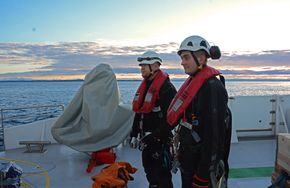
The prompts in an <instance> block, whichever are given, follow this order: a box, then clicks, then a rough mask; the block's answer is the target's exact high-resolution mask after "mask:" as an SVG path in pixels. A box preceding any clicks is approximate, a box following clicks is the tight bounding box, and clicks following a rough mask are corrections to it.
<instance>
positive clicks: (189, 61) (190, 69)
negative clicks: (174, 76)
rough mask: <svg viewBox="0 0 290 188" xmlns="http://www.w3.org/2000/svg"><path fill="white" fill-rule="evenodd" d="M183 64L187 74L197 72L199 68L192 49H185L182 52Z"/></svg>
mask: <svg viewBox="0 0 290 188" xmlns="http://www.w3.org/2000/svg"><path fill="white" fill-rule="evenodd" d="M180 58H181V65H182V66H183V69H184V72H185V74H188V75H191V74H193V73H195V72H196V71H197V69H198V67H197V65H196V63H195V61H194V58H193V57H192V55H191V52H190V51H184V52H182V53H181V54H180Z"/></svg>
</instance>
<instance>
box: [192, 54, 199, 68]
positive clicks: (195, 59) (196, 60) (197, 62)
mask: <svg viewBox="0 0 290 188" xmlns="http://www.w3.org/2000/svg"><path fill="white" fill-rule="evenodd" d="M191 55H192V57H193V59H194V61H195V63H196V65H197V66H198V67H200V63H199V61H198V59H197V57H196V55H194V53H193V52H192V51H191Z"/></svg>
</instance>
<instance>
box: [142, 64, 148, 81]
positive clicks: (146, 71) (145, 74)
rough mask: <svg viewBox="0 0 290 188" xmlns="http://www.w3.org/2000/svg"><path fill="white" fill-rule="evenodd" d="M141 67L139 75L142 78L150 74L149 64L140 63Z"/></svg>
mask: <svg viewBox="0 0 290 188" xmlns="http://www.w3.org/2000/svg"><path fill="white" fill-rule="evenodd" d="M140 67H141V70H140V71H141V75H142V77H143V78H147V77H148V76H150V68H149V65H147V64H140Z"/></svg>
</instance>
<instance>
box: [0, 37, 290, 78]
mask: <svg viewBox="0 0 290 188" xmlns="http://www.w3.org/2000/svg"><path fill="white" fill-rule="evenodd" d="M177 49H178V44H177V43H173V42H172V43H168V44H158V45H148V46H121V45H113V44H112V45H108V44H104V43H102V42H66V43H0V79H21V78H23V79H34V77H37V78H41V77H44V76H45V77H47V78H49V77H50V76H51V77H57V76H69V75H75V76H77V75H84V74H86V73H87V72H89V71H90V70H91V69H92V68H93V67H95V66H96V65H97V64H100V63H107V64H110V65H111V66H112V67H113V69H114V71H115V72H116V73H119V74H127V73H139V71H140V70H139V67H138V66H137V65H138V62H136V58H137V56H139V55H140V54H142V53H143V52H144V51H145V50H156V51H157V52H159V53H160V56H161V57H162V58H163V60H164V63H163V66H164V68H165V69H166V71H167V72H168V73H170V74H184V73H183V69H182V66H181V65H180V58H179V57H178V56H177V54H176V50H177ZM209 64H210V65H212V66H214V67H217V68H219V69H220V70H222V71H223V72H224V73H226V74H289V73H290V71H289V70H290V50H280V51H262V52H255V53H253V52H244V53H241V52H223V57H222V58H221V60H218V61H212V62H209Z"/></svg>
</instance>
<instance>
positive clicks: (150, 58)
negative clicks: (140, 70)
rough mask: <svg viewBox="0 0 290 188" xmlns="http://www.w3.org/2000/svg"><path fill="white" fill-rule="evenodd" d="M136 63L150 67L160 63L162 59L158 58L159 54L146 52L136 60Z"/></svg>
mask: <svg viewBox="0 0 290 188" xmlns="http://www.w3.org/2000/svg"><path fill="white" fill-rule="evenodd" d="M137 61H138V62H139V65H144V64H145V65H152V64H153V63H156V62H158V63H160V64H161V62H162V59H161V58H160V57H159V54H158V53H156V52H154V51H151V50H148V51H146V52H145V53H144V54H142V55H141V56H140V57H138V58H137Z"/></svg>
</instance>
